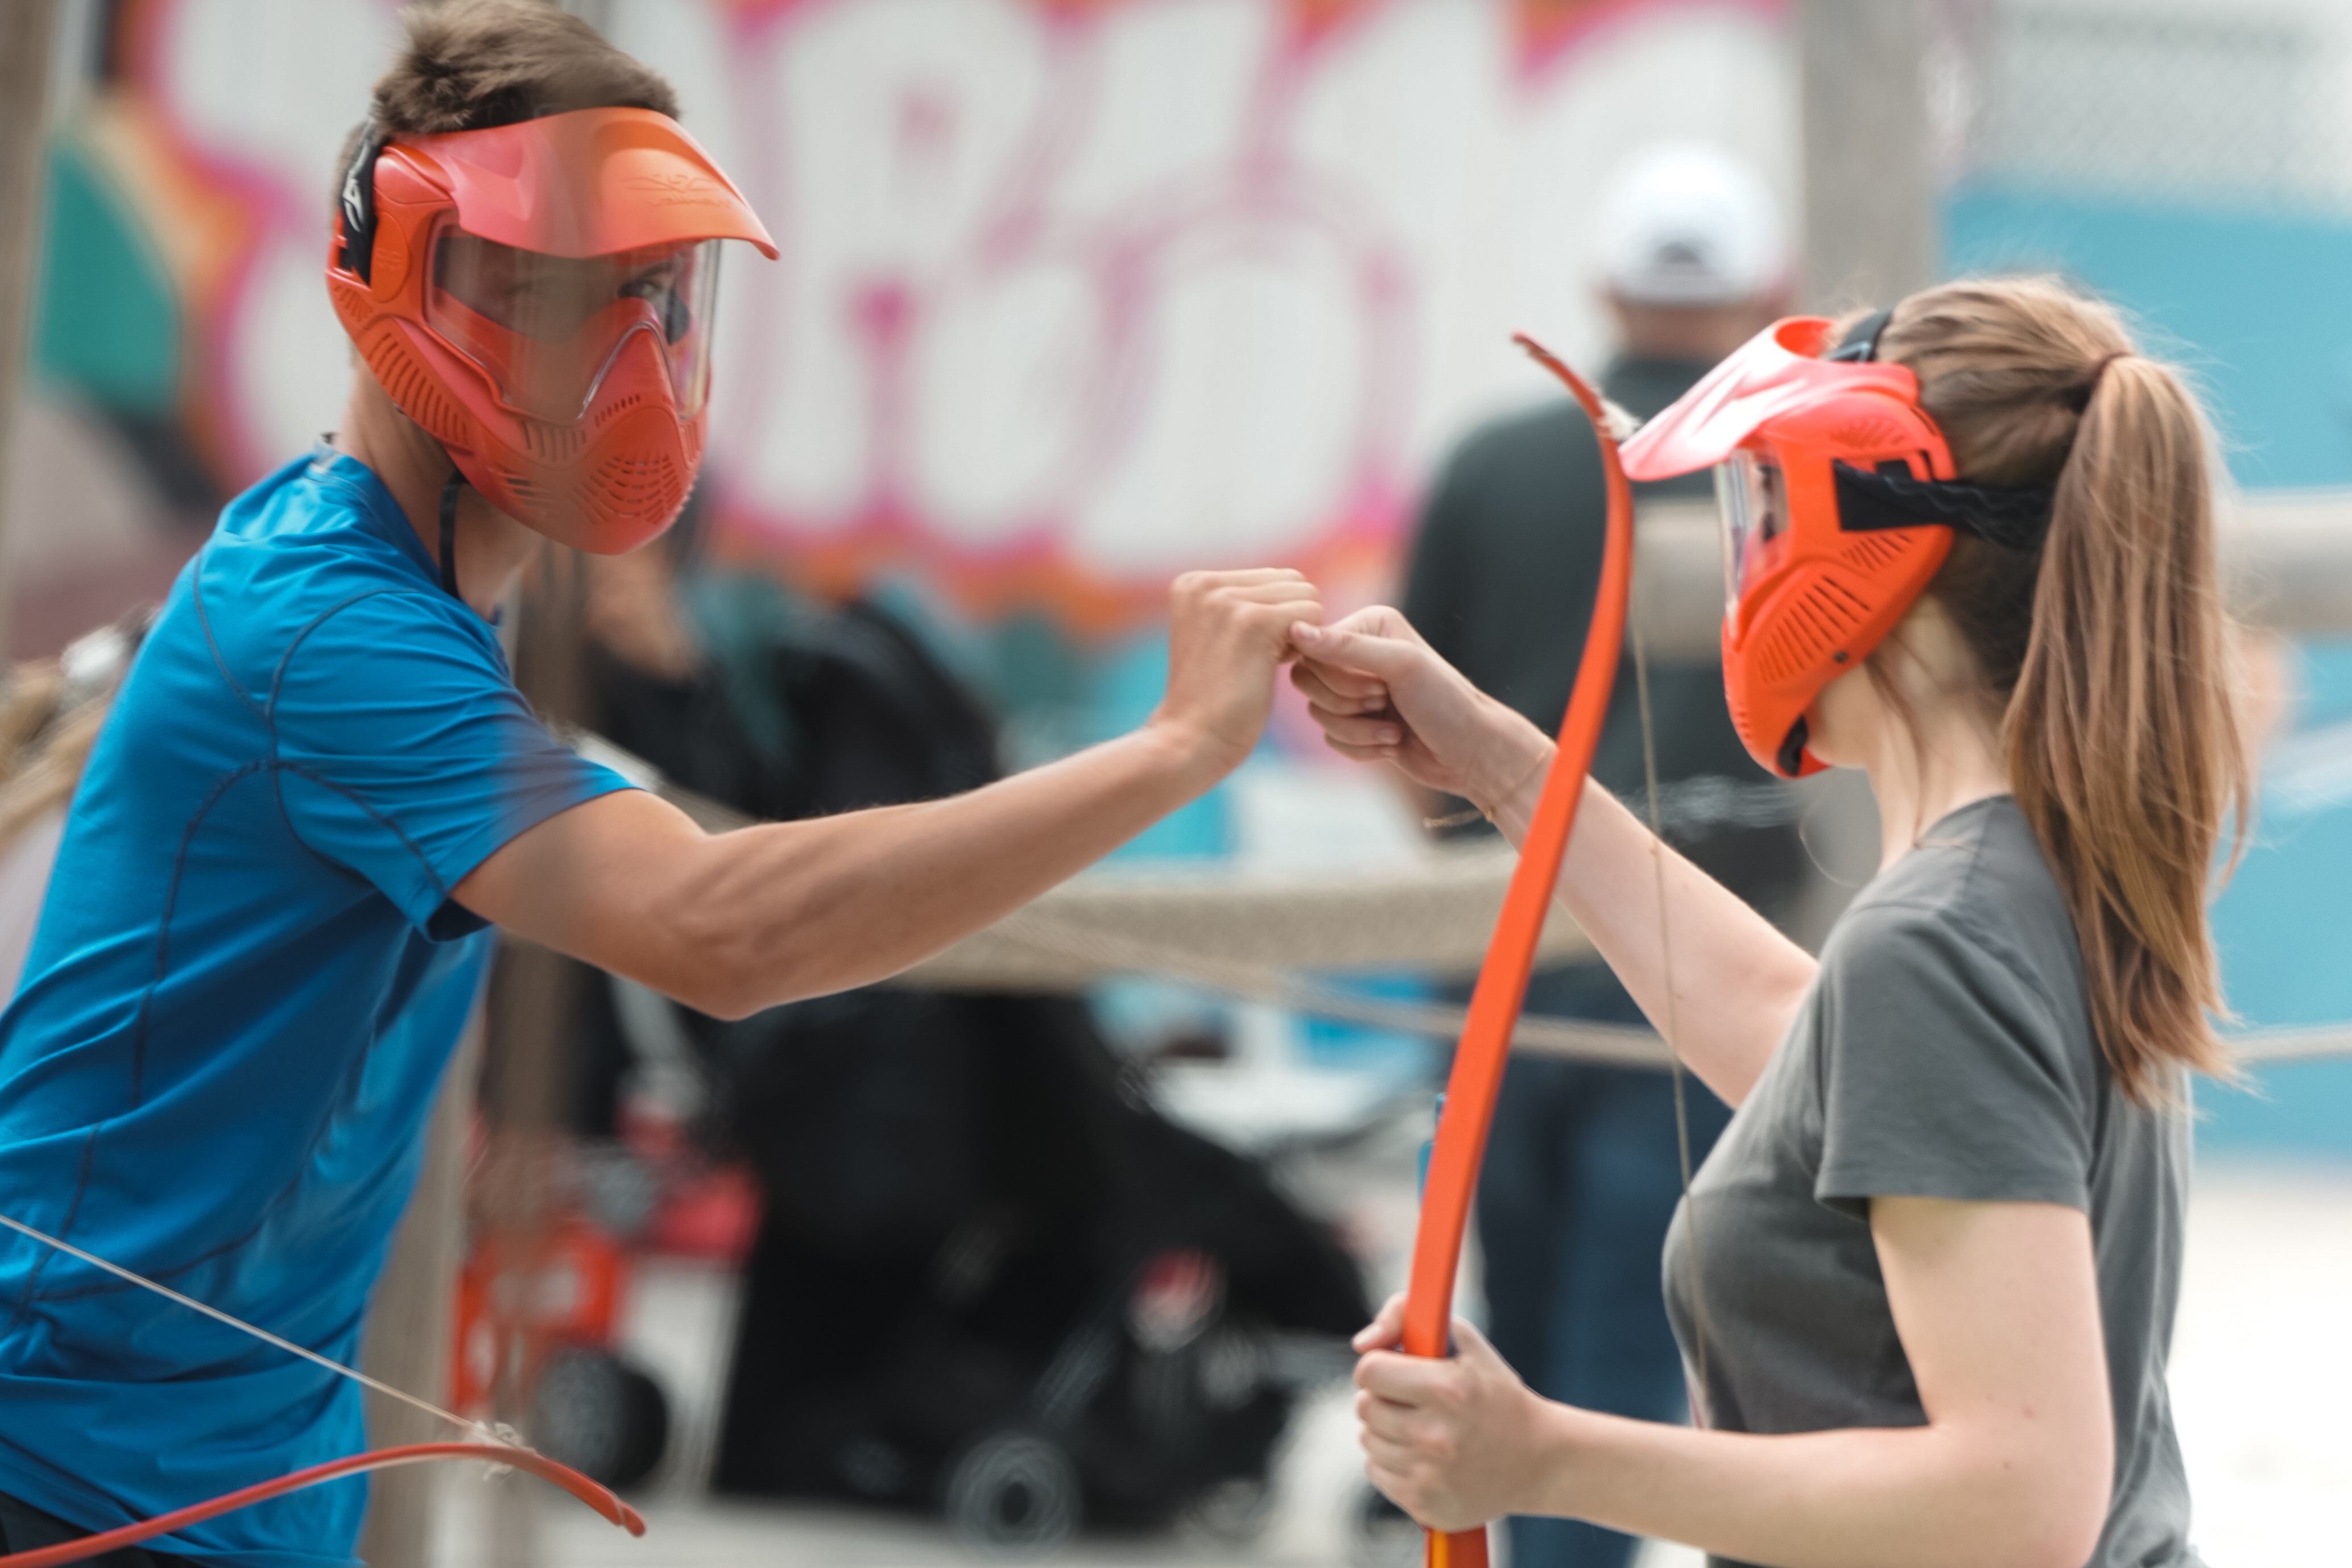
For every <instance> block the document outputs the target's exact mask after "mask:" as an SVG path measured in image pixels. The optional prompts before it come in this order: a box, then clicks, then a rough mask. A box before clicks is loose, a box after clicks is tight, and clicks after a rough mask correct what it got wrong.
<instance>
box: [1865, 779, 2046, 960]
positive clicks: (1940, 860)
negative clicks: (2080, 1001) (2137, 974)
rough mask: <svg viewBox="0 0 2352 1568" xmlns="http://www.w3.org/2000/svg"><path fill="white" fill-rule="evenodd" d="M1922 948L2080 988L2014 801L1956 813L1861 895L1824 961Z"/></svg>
mask: <svg viewBox="0 0 2352 1568" xmlns="http://www.w3.org/2000/svg"><path fill="white" fill-rule="evenodd" d="M1923 942H1926V943H1928V944H1930V945H1932V946H1937V947H1940V948H1948V949H1951V950H1954V951H1959V952H1966V953H1969V954H1971V955H1974V956H1979V957H1981V958H1983V959H1985V960H1988V961H1990V962H1994V963H1998V964H2000V965H2002V966H2003V967H2013V968H2018V969H2021V970H2022V971H2023V972H2025V973H2027V974H2029V975H2032V976H2034V977H2050V976H2056V977H2062V978H2065V979H2066V980H2068V982H2069V983H2068V984H2067V985H2066V986H2064V987H2063V989H2066V990H2069V991H2074V992H2079V991H2080V989H2081V984H2082V980H2081V975H2082V957H2081V949H2080V947H2079V946H2077V944H2076V941H2075V936H2074V919H2073V917H2072V915H2070V914H2069V913H2068V911H2067V907H2066V899H2065V894H2063V892H2062V891H2061V889H2060V888H2059V886H2058V879H2057V877H2056V876H2055V875H2053V873H2052V872H2051V870H2050V862H2049V861H2048V860H2047V859H2046V858H2045V857H2044V856H2043V854H2042V846H2041V843H2040V842H2039V841H2037V840H2036V839H2035V837H2034V835H2033V829H2032V825H2031V824H2029V823H2028V822H2027V821H2026V820H2025V814H2024V812H2022V811H2021V810H2019V809H2018V805H2017V801H2016V800H2015V798H2014V797H2012V796H2009V795H1995V796H1991V797H1989V798H1987V799H1985V800H1977V801H1973V802H1971V803H1969V805H1966V806H1963V807H1961V808H1960V809H1959V810H1957V811H1954V812H1952V813H1951V814H1950V815H1948V816H1947V817H1945V818H1943V819H1942V820H1941V821H1937V823H1936V824H1935V825H1933V826H1932V827H1930V828H1928V829H1927V831H1925V832H1924V833H1922V834H1921V835H1920V836H1919V839H1918V841H1917V842H1916V844H1915V845H1914V846H1913V847H1912V849H1911V851H1910V852H1909V853H1907V854H1906V855H1904V856H1903V858H1902V859H1900V860H1898V861H1896V862H1895V863H1894V864H1893V865H1891V866H1889V867H1888V868H1887V869H1886V870H1885V872H1883V873H1880V874H1879V875H1878V876H1877V877H1876V878H1875V879H1874V880H1873V881H1872V882H1871V883H1870V884H1869V885H1868V886H1867V887H1865V888H1864V889H1863V891H1862V893H1861V894H1859V895H1858V896H1856V897H1855V899H1854V901H1853V904H1851V905H1849V906H1848V907H1847V909H1846V912H1845V914H1844V915H1843V916H1842V917H1841V918H1840V920H1839V921H1838V923H1837V925H1836V926H1835V927H1834V928H1833V929H1832V933H1831V936H1830V940H1829V943H1828V945H1827V946H1826V947H1825V949H1824V951H1823V954H1822V958H1823V961H1824V962H1829V961H1831V960H1832V958H1833V957H1843V958H1847V959H1853V958H1856V957H1870V956H1883V955H1884V953H1885V950H1886V949H1888V948H1890V947H1896V948H1901V947H1912V946H1918V945H1919V944H1921V943H1923Z"/></svg>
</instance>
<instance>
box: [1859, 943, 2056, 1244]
mask: <svg viewBox="0 0 2352 1568" xmlns="http://www.w3.org/2000/svg"><path fill="white" fill-rule="evenodd" d="M1849 922H1850V925H1851V928H1850V929H1845V930H1841V931H1840V932H1839V934H1838V936H1839V939H1838V940H1836V941H1834V942H1833V943H1832V949H1831V951H1830V953H1829V954H1828V955H1826V956H1825V957H1824V960H1823V965H1822V975H1821V981H1820V985H1821V991H1820V993H1819V995H1818V996H1817V998H1816V1006H1817V1008H1818V1009H1819V1010H1820V1014H1821V1018H1820V1029H1821V1034H1820V1045H1821V1050H1820V1053H1819V1057H1818V1071H1819V1073H1820V1075H1821V1097H1822V1164H1821V1170H1820V1173H1819V1175H1818V1176H1816V1178H1815V1181H1814V1186H1813V1194H1814V1197H1816V1198H1818V1199H1819V1200H1820V1201H1822V1203H1825V1204H1828V1205H1830V1206H1831V1207H1836V1208H1841V1209H1844V1210H1847V1211H1848V1212H1852V1213H1855V1214H1862V1213H1865V1212H1866V1211H1867V1209H1868V1207H1869V1200H1870V1199H1871V1198H1874V1197H1946V1198H1957V1199H1961V1200H1964V1201H1969V1202H1979V1203H2058V1204H2064V1205H2066V1206H2067V1207H2073V1208H2080V1209H2084V1210H2087V1209H2088V1208H2089V1206H2090V1168H2091V1125H2092V1110H2091V1107H2092V1105H2093V1103H2094V1094H2095V1085H2094V1083H2093V1082H2090V1080H2091V1079H2092V1077H2093V1075H2094V1072H2095V1069H2094V1068H2092V1067H2091V1066H2090V1065H2089V1064H2088V1063H2086V1062H2085V1061H2083V1060H2081V1057H2082V1052H2081V1050H2080V1042H2079V1041H2077V1042H2075V1047H2074V1050H2073V1051H2070V1050H2069V1040H2070V1036H2069V1032H2068V1030H2066V1028H2065V1027H2064V1024H2063V1021H2062V1020H2061V1019H2058V1018H2057V1017H2056V1016H2055V1015H2054V1012H2053V1009H2052V1007H2051V1005H2050V1003H2049V1001H2048V999H2047V998H2046V997H2045V995H2044V994H2043V992H2042V989H2041V988H2039V987H2038V986H2036V985H2035V984H2034V983H2033V982H2032V980H2031V979H2029V978H2028V977H2026V975H2025V973H2024V972H2023V970H2022V968H2021V965H2019V964H2018V963H2016V962H2014V961H2012V960H2011V959H2010V958H2007V957H2005V956H2003V955H2001V954H2000V952H1999V951H1998V950H1997V949H1996V947H1995V946H1994V945H1993V944H1991V943H1990V942H1988V941H1987V940H1985V939H1983V938H1982V937H1981V936H1978V935H1977V934H1974V933H1972V932H1970V931H1969V930H1967V929H1966V928H1965V927H1963V926H1961V925H1958V924H1957V923H1955V922H1953V921H1952V920H1951V919H1950V918H1949V917H1948V915H1945V914H1944V913H1942V912H1940V911H1934V910H1926V909H1915V908H1906V907H1900V906H1897V907H1892V908H1876V909H1857V910H1855V911H1853V913H1852V915H1850V917H1849ZM2075 1032H2076V1033H2079V1032H2080V1030H2079V1026H2078V1028H2077V1030H2076V1031H2075Z"/></svg>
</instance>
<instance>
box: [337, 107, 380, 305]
mask: <svg viewBox="0 0 2352 1568" xmlns="http://www.w3.org/2000/svg"><path fill="white" fill-rule="evenodd" d="M383 142H384V136H383V131H381V130H380V129H378V128H377V125H376V122H375V117H374V116H373V115H370V116H369V117H368V120H367V122H366V123H365V124H363V125H362V126H361V127H360V133H359V140H358V141H356V142H354V143H353V144H352V161H351V162H349V163H348V164H346V165H344V168H343V183H342V185H341V188H340V189H339V190H338V191H337V192H336V197H335V204H336V205H337V206H338V207H339V208H340V209H341V212H342V218H343V245H342V253H341V261H342V265H343V269H344V270H345V271H347V272H350V273H352V274H354V275H355V276H357V277H358V278H359V280H360V281H361V282H362V283H367V282H371V281H373V278H374V277H375V161H376V156H377V154H379V153H381V152H383Z"/></svg>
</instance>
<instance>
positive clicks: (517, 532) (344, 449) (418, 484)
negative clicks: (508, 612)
mask: <svg viewBox="0 0 2352 1568" xmlns="http://www.w3.org/2000/svg"><path fill="white" fill-rule="evenodd" d="M334 444H335V450H337V451H338V452H341V453H343V454H344V455H347V456H350V457H352V458H353V459H356V460H357V461H358V462H361V463H363V464H365V465H367V467H368V468H369V470H370V471H371V472H373V474H374V475H375V476H376V477H377V478H378V479H380V480H382V481H383V487H384V488H385V489H387V490H389V491H391V492H392V498H393V499H394V500H395V501H397V502H399V503H400V510H401V513H402V515H403V516H404V517H407V519H408V526H409V527H410V528H414V529H415V530H416V537H417V538H419V539H420V540H422V541H423V542H424V545H425V554H426V555H428V556H431V557H432V558H433V560H434V564H436V566H437V565H439V564H440V560H441V490H442V486H445V485H446V484H447V483H448V479H449V473H450V464H449V455H448V454H447V453H446V452H444V451H443V450H442V449H441V444H440V443H439V442H437V441H436V440H434V439H433V438H432V437H431V436H429V435H427V434H425V432H424V431H423V430H421V429H419V428H418V427H417V425H416V423H415V421H413V420H411V419H410V418H409V417H408V416H407V415H405V414H404V413H401V412H400V410H399V409H398V408H396V407H395V406H394V404H393V401H392V399H391V398H389V397H388V396H386V395H385V394H384V391H383V386H382V385H381V384H380V383H379V382H377V381H376V379H375V377H374V376H373V375H371V374H370V373H368V371H367V370H366V368H365V367H361V368H360V369H359V370H358V371H356V372H355V373H354V374H353V375H352V395H351V398H350V401H349V402H346V403H345V404H344V405H343V422H342V425H341V428H340V429H338V430H337V431H336V432H335V435H334ZM538 541H539V536H538V535H537V534H535V533H533V532H532V531H531V530H530V528H526V527H524V526H523V525H522V524H521V523H520V522H517V521H516V520H515V519H514V518H512V517H508V516H507V515H506V514H505V513H504V512H501V511H499V510H498V509H497V508H496V507H492V506H491V505H490V504H489V503H488V501H486V500H484V499H483V498H482V497H481V496H480V495H479V494H478V492H477V491H475V489H474V488H473V487H472V486H465V487H463V488H461V489H460V490H459V491H458V495H457V589H458V591H459V592H460V593H461V594H463V595H464V596H465V600H466V602H467V604H468V605H469V606H471V607H472V609H473V611H474V612H475V613H476V614H478V615H479V616H481V617H482V618H483V619H484V620H486V621H487V620H488V619H489V618H490V617H491V615H492V614H493V613H495V612H496V611H497V610H498V607H499V602H500V601H503V600H504V599H505V598H506V596H507V594H508V592H509V591H510V590H511V589H512V588H513V587H514V583H515V579H516V578H517V577H519V576H520V575H521V572H522V569H523V564H524V562H526V561H527V560H529V559H530V552H531V549H532V548H533V547H534V546H535V545H536V544H537V543H538Z"/></svg>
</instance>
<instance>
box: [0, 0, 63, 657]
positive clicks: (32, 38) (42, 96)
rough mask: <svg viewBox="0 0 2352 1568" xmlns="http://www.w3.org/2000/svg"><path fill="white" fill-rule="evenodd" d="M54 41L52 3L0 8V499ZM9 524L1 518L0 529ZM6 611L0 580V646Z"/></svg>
mask: <svg viewBox="0 0 2352 1568" xmlns="http://www.w3.org/2000/svg"><path fill="white" fill-rule="evenodd" d="M57 37H58V0H6V3H5V4H0V496H5V495H6V494H7V490H8V486H7V475H6V473H5V464H6V462H7V453H8V434H9V431H10V428H11V427H12V426H13V425H14V424H15V423H16V399H17V394H18V392H19V390H20V389H21V388H22V386H23V385H24V380H25V342H26V336H27V334H28V332H29V330H30V328H31V325H32V310H33V284H34V273H35V271H36V270H37V267H39V264H40V235H41V189H42V173H43V167H42V166H43V162H44V160H45V159H46V157H47V152H48V136H47V130H48V113H49V64H50V61H51V59H52V58H53V57H55V55H56V53H57ZM10 521H11V519H9V518H7V517H0V529H5V528H7V527H9V526H10ZM0 559H5V557H4V556H0ZM7 605H8V583H7V582H6V580H5V578H0V648H5V647H6V646H7V645H8V625H7Z"/></svg>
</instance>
